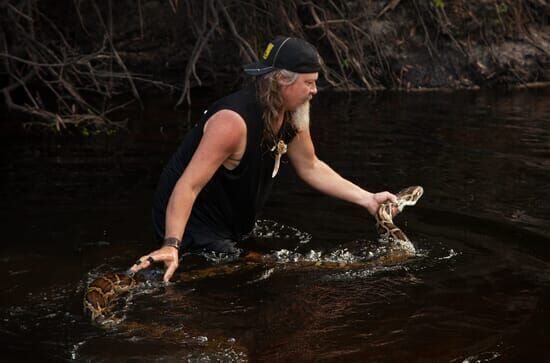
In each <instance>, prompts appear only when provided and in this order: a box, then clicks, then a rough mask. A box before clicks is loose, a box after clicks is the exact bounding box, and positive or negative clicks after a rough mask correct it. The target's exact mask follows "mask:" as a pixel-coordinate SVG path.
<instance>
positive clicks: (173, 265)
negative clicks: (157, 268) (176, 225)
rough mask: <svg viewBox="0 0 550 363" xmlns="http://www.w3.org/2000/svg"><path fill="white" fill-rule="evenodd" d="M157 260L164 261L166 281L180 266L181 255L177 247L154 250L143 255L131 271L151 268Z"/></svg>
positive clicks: (164, 278)
mask: <svg viewBox="0 0 550 363" xmlns="http://www.w3.org/2000/svg"><path fill="white" fill-rule="evenodd" d="M155 262H164V266H165V267H166V272H164V277H163V280H164V282H168V281H170V278H172V275H173V274H174V272H175V271H176V269H177V268H178V264H179V256H178V250H177V249H176V248H175V247H170V246H165V247H162V248H159V249H158V250H156V251H153V252H151V253H149V254H147V255H144V256H141V257H140V258H139V259H138V260H137V261H136V263H135V264H134V265H132V267H131V268H130V271H131V272H133V273H136V272H138V271H140V270H143V269H144V268H149V267H151V265H153V263H155Z"/></svg>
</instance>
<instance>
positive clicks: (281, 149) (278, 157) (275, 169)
mask: <svg viewBox="0 0 550 363" xmlns="http://www.w3.org/2000/svg"><path fill="white" fill-rule="evenodd" d="M275 149H277V151H276V154H275V165H273V173H271V177H272V178H275V176H276V175H277V173H278V172H279V167H280V166H281V156H282V155H283V154H285V153H286V151H287V146H286V144H285V142H284V141H283V140H279V142H278V143H277V146H273V148H272V149H271V151H275Z"/></svg>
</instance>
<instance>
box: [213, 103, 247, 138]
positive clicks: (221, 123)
mask: <svg viewBox="0 0 550 363" xmlns="http://www.w3.org/2000/svg"><path fill="white" fill-rule="evenodd" d="M211 131H215V132H222V133H232V134H237V135H245V134H246V123H245V122H244V119H243V118H242V117H241V115H239V114H238V113H237V112H235V111H232V110H227V109H224V110H219V111H218V112H216V113H215V114H213V115H212V116H210V118H209V119H208V121H206V123H205V125H204V132H205V133H206V132H211Z"/></svg>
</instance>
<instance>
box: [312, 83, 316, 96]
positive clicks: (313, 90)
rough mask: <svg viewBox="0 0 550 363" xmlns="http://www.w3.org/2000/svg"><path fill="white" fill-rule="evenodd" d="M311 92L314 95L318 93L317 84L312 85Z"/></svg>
mask: <svg viewBox="0 0 550 363" xmlns="http://www.w3.org/2000/svg"><path fill="white" fill-rule="evenodd" d="M311 94H312V95H316V94H317V85H316V84H313V86H311Z"/></svg>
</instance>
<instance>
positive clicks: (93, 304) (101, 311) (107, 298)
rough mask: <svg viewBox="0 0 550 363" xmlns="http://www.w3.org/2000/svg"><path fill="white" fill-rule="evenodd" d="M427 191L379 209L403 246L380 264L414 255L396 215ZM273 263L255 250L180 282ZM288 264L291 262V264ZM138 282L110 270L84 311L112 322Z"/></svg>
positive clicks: (95, 284)
mask: <svg viewBox="0 0 550 363" xmlns="http://www.w3.org/2000/svg"><path fill="white" fill-rule="evenodd" d="M423 192H424V190H423V188H422V187H421V186H412V187H408V188H406V189H403V190H401V191H400V192H399V193H397V194H396V197H397V204H395V203H391V202H386V203H383V204H382V205H381V206H380V208H379V209H378V212H377V213H376V215H375V219H376V226H377V230H378V233H379V234H380V236H381V238H382V239H388V240H391V241H392V242H393V243H394V247H395V246H397V247H399V251H398V252H399V253H397V254H395V255H392V256H387V257H386V258H381V259H380V260H379V261H378V263H379V264H383V263H387V262H390V263H393V262H395V263H399V262H400V261H402V260H403V259H402V257H404V258H406V257H407V256H410V255H414V253H415V249H414V245H413V244H412V243H411V242H410V240H409V238H408V237H407V236H406V235H405V233H403V231H402V230H401V229H399V227H397V226H396V225H395V224H394V223H393V217H395V216H396V215H397V214H398V213H400V212H401V211H402V210H403V208H404V207H405V206H411V205H415V204H416V202H417V201H418V199H420V197H421V196H422V194H423ZM395 250H396V249H395V248H394V249H393V251H394V252H395ZM270 264H271V265H276V264H277V261H273V260H270V259H269V257H268V256H264V255H259V256H256V255H255V254H254V253H252V254H249V255H247V257H245V258H243V259H241V260H239V261H237V262H236V263H233V264H226V265H219V266H214V267H209V268H205V269H199V270H194V271H188V272H185V273H183V274H180V275H179V281H180V282H189V281H196V280H200V279H204V278H210V277H214V276H220V275H227V274H230V273H232V272H234V271H243V270H246V269H250V268H254V267H256V266H258V265H270ZM287 264H288V265H290V263H287ZM295 265H296V267H297V268H308V267H314V268H318V267H320V266H321V267H324V268H329V269H330V268H342V264H339V263H327V262H322V263H321V262H306V261H302V262H298V263H295ZM367 265H368V264H366V263H351V264H346V265H345V267H346V268H350V269H353V268H365V267H367ZM137 285H138V281H137V278H136V276H130V275H127V274H124V273H110V274H106V275H103V276H100V277H97V278H96V279H95V280H93V281H92V282H91V283H90V285H89V286H88V288H87V289H86V292H85V294H84V301H83V302H84V313H85V314H86V315H88V316H89V317H90V318H91V319H92V321H94V322H96V323H100V324H101V323H103V322H105V321H109V320H110V319H109V318H111V317H112V316H113V312H114V310H115V307H116V305H117V301H119V299H120V297H121V296H122V295H124V294H125V293H128V292H130V291H131V290H132V289H133V288H134V287H136V286H137Z"/></svg>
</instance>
